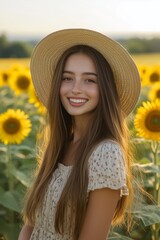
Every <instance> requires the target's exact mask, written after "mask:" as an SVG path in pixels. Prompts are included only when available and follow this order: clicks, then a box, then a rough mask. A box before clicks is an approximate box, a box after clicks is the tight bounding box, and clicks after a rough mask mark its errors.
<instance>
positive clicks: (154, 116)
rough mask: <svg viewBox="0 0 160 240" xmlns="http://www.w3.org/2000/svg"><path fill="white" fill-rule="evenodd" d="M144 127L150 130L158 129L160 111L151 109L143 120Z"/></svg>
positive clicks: (159, 127) (157, 130)
mask: <svg viewBox="0 0 160 240" xmlns="http://www.w3.org/2000/svg"><path fill="white" fill-rule="evenodd" d="M145 124H146V127H147V129H148V130H150V131H152V132H159V131H160V111H152V112H150V113H149V114H148V116H147V117H146V121H145Z"/></svg>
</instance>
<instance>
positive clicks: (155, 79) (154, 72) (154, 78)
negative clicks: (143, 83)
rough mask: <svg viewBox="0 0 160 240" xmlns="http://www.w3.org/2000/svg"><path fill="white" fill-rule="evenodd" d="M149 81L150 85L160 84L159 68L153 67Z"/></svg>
mask: <svg viewBox="0 0 160 240" xmlns="http://www.w3.org/2000/svg"><path fill="white" fill-rule="evenodd" d="M148 80H149V84H150V85H153V84H154V83H157V82H160V67H159V66H153V67H152V68H150V72H149V75H148Z"/></svg>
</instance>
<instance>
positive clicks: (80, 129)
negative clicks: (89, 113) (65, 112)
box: [72, 116, 90, 143]
mask: <svg viewBox="0 0 160 240" xmlns="http://www.w3.org/2000/svg"><path fill="white" fill-rule="evenodd" d="M89 122H90V117H85V118H84V117H83V116H76V117H74V118H73V132H74V135H73V140H72V142H73V143H77V142H79V141H80V140H81V139H82V138H83V136H84V134H85V133H86V130H87V126H88V124H89Z"/></svg>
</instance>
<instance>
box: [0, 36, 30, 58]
mask: <svg viewBox="0 0 160 240" xmlns="http://www.w3.org/2000/svg"><path fill="white" fill-rule="evenodd" d="M32 49H33V46H32V45H31V44H30V43H28V42H22V41H9V40H8V38H7V37H6V35H4V34H2V35H1V36H0V58H27V57H30V56H31V52H32Z"/></svg>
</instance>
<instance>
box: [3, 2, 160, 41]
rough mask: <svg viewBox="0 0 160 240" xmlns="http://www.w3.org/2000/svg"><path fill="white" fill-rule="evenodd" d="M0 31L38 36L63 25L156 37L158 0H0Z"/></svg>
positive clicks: (159, 20) (159, 12) (159, 19)
mask: <svg viewBox="0 0 160 240" xmlns="http://www.w3.org/2000/svg"><path fill="white" fill-rule="evenodd" d="M0 3H1V10H0V34H2V33H5V34H6V35H9V36H22V35H23V36H26V37H27V36H33V37H36V36H42V37H44V36H45V35H47V34H49V33H51V32H53V31H56V30H60V29H64V28H89V29H92V30H97V31H100V32H102V33H105V34H108V35H139V34H140V35H146V36H148V37H149V36H152V35H153V34H154V35H159V36H160V0H0Z"/></svg>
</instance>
